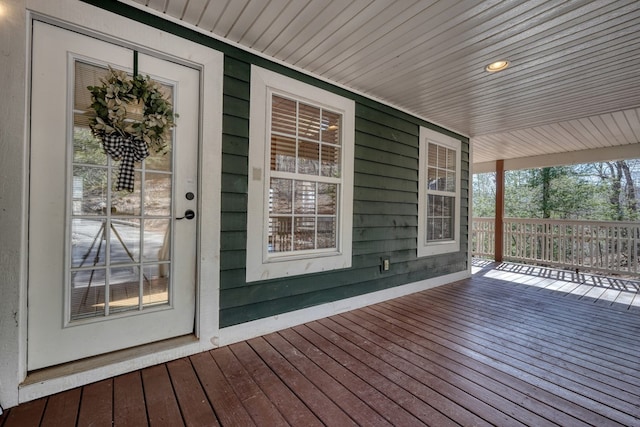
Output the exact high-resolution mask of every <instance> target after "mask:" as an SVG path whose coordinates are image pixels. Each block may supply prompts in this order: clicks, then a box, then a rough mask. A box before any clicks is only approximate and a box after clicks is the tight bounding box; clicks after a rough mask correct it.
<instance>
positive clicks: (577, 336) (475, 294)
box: [0, 263, 640, 427]
mask: <svg viewBox="0 0 640 427" xmlns="http://www.w3.org/2000/svg"><path fill="white" fill-rule="evenodd" d="M474 269H477V271H476V273H475V274H474V276H473V277H471V278H470V279H466V280H462V281H459V282H455V283H451V284H448V285H444V286H441V287H438V288H434V289H430V290H426V291H423V292H419V293H416V294H413V295H409V296H405V297H401V298H398V299H395V300H391V301H387V302H384V303H380V304H376V305H372V306H369V307H366V308H362V309H358V310H354V311H351V312H347V313H343V314H340V315H336V316H332V317H329V318H326V319H322V320H319V321H315V322H310V323H307V324H304V325H301V326H298V327H294V328H290V329H286V330H283V331H280V332H277V333H273V334H270V335H266V336H264V337H260V338H255V339H251V340H249V341H245V342H241V343H237V344H233V345H230V346H227V347H223V348H219V349H215V350H212V351H209V352H205V353H200V354H197V355H194V356H191V357H186V358H182V359H179V360H176V361H173V362H169V363H166V364H161V365H157V366H153V367H150V368H146V369H142V370H140V371H135V372H132V373H129V374H126V375H122V376H119V377H116V378H111V379H108V380H104V381H100V382H97V383H94V384H90V385H87V386H84V387H80V388H76V389H73V390H69V391H65V392H62V393H59V394H56V395H53V396H50V397H48V398H43V399H39V400H36V401H33V402H28V403H25V404H22V405H20V406H18V407H16V408H13V409H11V410H9V411H6V412H5V414H4V415H2V416H0V426H1V427H13V426H21V427H27V426H63V425H70V426H74V425H77V426H85V425H95V426H98V425H105V426H107V425H108V426H110V425H112V424H113V425H116V426H119V425H132V426H145V425H152V426H153V425H163V426H164V425H170V426H180V425H188V426H210V425H226V426H247V425H264V426H276V425H304V426H313V425H335V426H347V425H375V426H383V425H401V426H411V425H434V426H447V425H464V426H470V425H509V426H517V425H535V426H544V425H563V426H581V425H598V426H608V425H626V426H638V425H640V406H639V405H638V402H640V341H639V340H638V334H639V331H640V315H639V314H638V311H637V310H636V309H637V304H636V302H637V289H638V288H637V283H636V284H635V285H634V284H629V283H627V282H626V281H625V282H624V283H622V282H621V281H619V280H617V279H606V280H605V279H604V278H595V277H586V276H585V275H573V276H572V275H571V273H566V272H559V271H558V270H549V269H539V268H538V269H536V268H529V267H523V266H518V265H515V264H506V263H503V264H497V265H496V264H491V265H490V264H486V265H475V266H474ZM583 286H587V288H589V289H587V288H581V287H583ZM634 286H636V287H635V288H634ZM578 289H580V290H579V291H578ZM633 289H635V293H634V296H633V297H632V298H631V302H630V303H627V302H625V303H623V302H622V301H621V300H622V299H624V298H626V297H624V298H623V297H621V294H622V293H623V292H624V293H629V294H631V293H633V292H632V291H633ZM609 291H615V292H618V294H617V296H616V297H615V298H613V297H612V296H607V297H605V295H609V294H608V292H609ZM596 294H598V296H596ZM611 295H613V294H611ZM625 301H626V300H625ZM623 307H626V308H623Z"/></svg>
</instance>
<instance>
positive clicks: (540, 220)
mask: <svg viewBox="0 0 640 427" xmlns="http://www.w3.org/2000/svg"><path fill="white" fill-rule="evenodd" d="M476 220H478V221H493V220H494V218H475V217H474V218H473V219H472V221H476ZM503 221H504V222H514V223H521V224H579V225H601V226H602V225H605V226H606V225H616V226H631V227H640V221H591V220H582V219H548V218H547V219H544V218H504V220H503Z"/></svg>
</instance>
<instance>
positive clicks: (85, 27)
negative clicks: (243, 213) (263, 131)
mask: <svg viewBox="0 0 640 427" xmlns="http://www.w3.org/2000/svg"><path fill="white" fill-rule="evenodd" d="M32 3H35V4H36V6H37V7H35V9H37V10H30V11H28V12H27V13H28V25H27V32H28V34H29V35H30V34H31V33H32V27H33V23H34V21H42V22H45V23H48V24H52V25H55V26H58V27H61V28H64V29H67V30H70V31H74V32H77V33H80V34H83V35H87V36H90V37H94V38H98V39H100V40H103V41H106V42H109V43H113V44H116V45H120V46H123V47H127V48H132V49H135V50H138V51H139V52H142V53H145V54H148V55H152V56H156V57H158V58H161V59H165V60H169V61H173V62H176V63H179V64H182V65H186V66H189V67H191V68H195V69H198V70H199V71H200V108H199V122H200V125H199V132H198V133H199V139H198V153H199V155H198V169H199V171H198V189H197V191H198V197H197V200H198V217H197V219H198V223H197V241H196V253H197V255H196V257H197V259H196V306H195V312H196V318H195V334H194V335H193V336H191V337H187V338H188V339H184V338H182V339H175V340H168V341H166V342H161V343H156V344H149V345H143V346H140V347H136V348H135V349H131V350H123V351H121V352H116V353H112V354H108V355H105V356H96V357H95V358H91V359H88V360H84V361H80V362H71V363H69V364H67V365H64V366H63V367H53V368H46V369H43V370H41V371H38V372H37V373H35V374H34V373H29V372H27V368H26V366H27V351H28V343H27V339H26V337H27V327H26V323H25V322H22V323H21V327H20V344H21V345H20V348H19V362H20V371H19V372H18V376H19V378H18V383H19V388H18V400H19V402H24V401H28V400H32V399H35V398H39V397H42V396H45V395H49V394H52V393H55V392H59V391H62V390H65V389H69V388H73V387H77V386H80V385H83V384H86V383H89V382H93V381H99V380H101V379H104V378H109V377H112V376H115V375H119V374H122V373H125V372H129V371H132V370H136V369H140V368H143V367H145V366H151V365H154V364H157V363H162V362H165V361H169V360H172V359H176V358H179V357H183V356H186V355H189V354H194V353H197V352H201V351H205V350H209V349H211V348H214V347H216V346H218V335H219V289H220V285H219V277H220V266H219V253H220V242H219V238H220V237H219V236H220V208H219V207H220V199H221V195H220V188H221V174H220V169H221V158H222V155H221V152H222V150H221V147H222V89H223V84H222V83H223V61H224V55H223V54H222V53H221V52H219V51H215V50H212V49H210V48H208V47H206V46H203V45H200V44H197V43H194V42H191V41H188V40H185V39H182V38H180V37H177V36H174V35H172V34H169V33H166V32H164V31H161V30H158V29H155V28H152V27H149V26H146V25H144V24H141V23H138V22H135V21H132V20H129V19H127V18H124V17H121V16H119V15H115V14H112V13H110V12H107V11H104V10H102V9H98V8H94V7H92V6H90V5H87V4H84V3H80V2H77V1H71V0H64V1H63V2H50V1H47V0H37V1H33V2H32ZM54 3H55V5H54ZM60 3H64V4H62V5H61V4H60ZM61 6H62V7H61ZM72 23H73V24H72ZM80 23H82V24H80ZM130 40H133V41H135V42H132V41H130ZM27 47H28V57H30V56H31V50H32V40H31V37H30V36H29V38H28V46H27ZM32 71H33V70H32V69H31V61H28V76H29V82H30V81H31V75H32ZM29 89H30V85H29V86H28V91H29V93H28V94H27V95H28V96H27V106H28V112H27V117H30V111H31V96H30V95H31V94H30V90H29ZM204 117H206V120H203V118H204ZM203 141H206V144H204V143H203ZM26 144H27V146H28V147H29V146H30V135H28V130H27V135H26ZM205 166H206V167H205ZM25 174H26V176H25V180H26V182H27V183H29V182H30V181H29V180H30V176H29V171H28V170H27V171H25ZM202 195H206V197H202ZM27 197H28V196H27ZM27 200H28V199H27ZM29 209H30V207H28V209H27V211H29ZM27 243H28V242H25V247H27ZM25 264H27V265H28V260H27V263H25ZM28 286H29V281H28V280H27V281H26V282H25V283H24V284H23V285H22V289H21V304H20V305H21V308H22V309H23V311H22V313H25V315H24V317H23V318H24V319H25V320H26V321H27V322H28V317H27V316H28V314H26V313H28V310H27V301H26V295H27V291H28ZM20 383H21V384H20Z"/></svg>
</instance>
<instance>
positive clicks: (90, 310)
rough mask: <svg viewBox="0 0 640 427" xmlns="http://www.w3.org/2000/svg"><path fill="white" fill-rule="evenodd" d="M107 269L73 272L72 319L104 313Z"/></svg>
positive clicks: (70, 296) (71, 293)
mask: <svg viewBox="0 0 640 427" xmlns="http://www.w3.org/2000/svg"><path fill="white" fill-rule="evenodd" d="M105 284H106V270H105V269H104V268H96V269H89V270H78V271H74V272H72V273H71V291H70V295H69V298H70V299H71V304H70V308H71V310H70V311H71V313H70V314H71V320H77V319H82V318H85V317H93V316H103V315H104V295H105V294H104V289H105Z"/></svg>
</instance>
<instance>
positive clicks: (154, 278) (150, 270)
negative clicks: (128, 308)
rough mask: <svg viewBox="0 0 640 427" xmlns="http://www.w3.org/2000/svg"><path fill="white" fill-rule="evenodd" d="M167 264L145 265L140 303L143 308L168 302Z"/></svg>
mask: <svg viewBox="0 0 640 427" xmlns="http://www.w3.org/2000/svg"><path fill="white" fill-rule="evenodd" d="M169 272H170V269H169V264H167V263H163V264H146V265H145V267H144V278H143V279H144V282H143V284H142V289H143V295H142V303H143V304H144V305H145V306H150V305H158V304H166V303H168V302H169Z"/></svg>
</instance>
